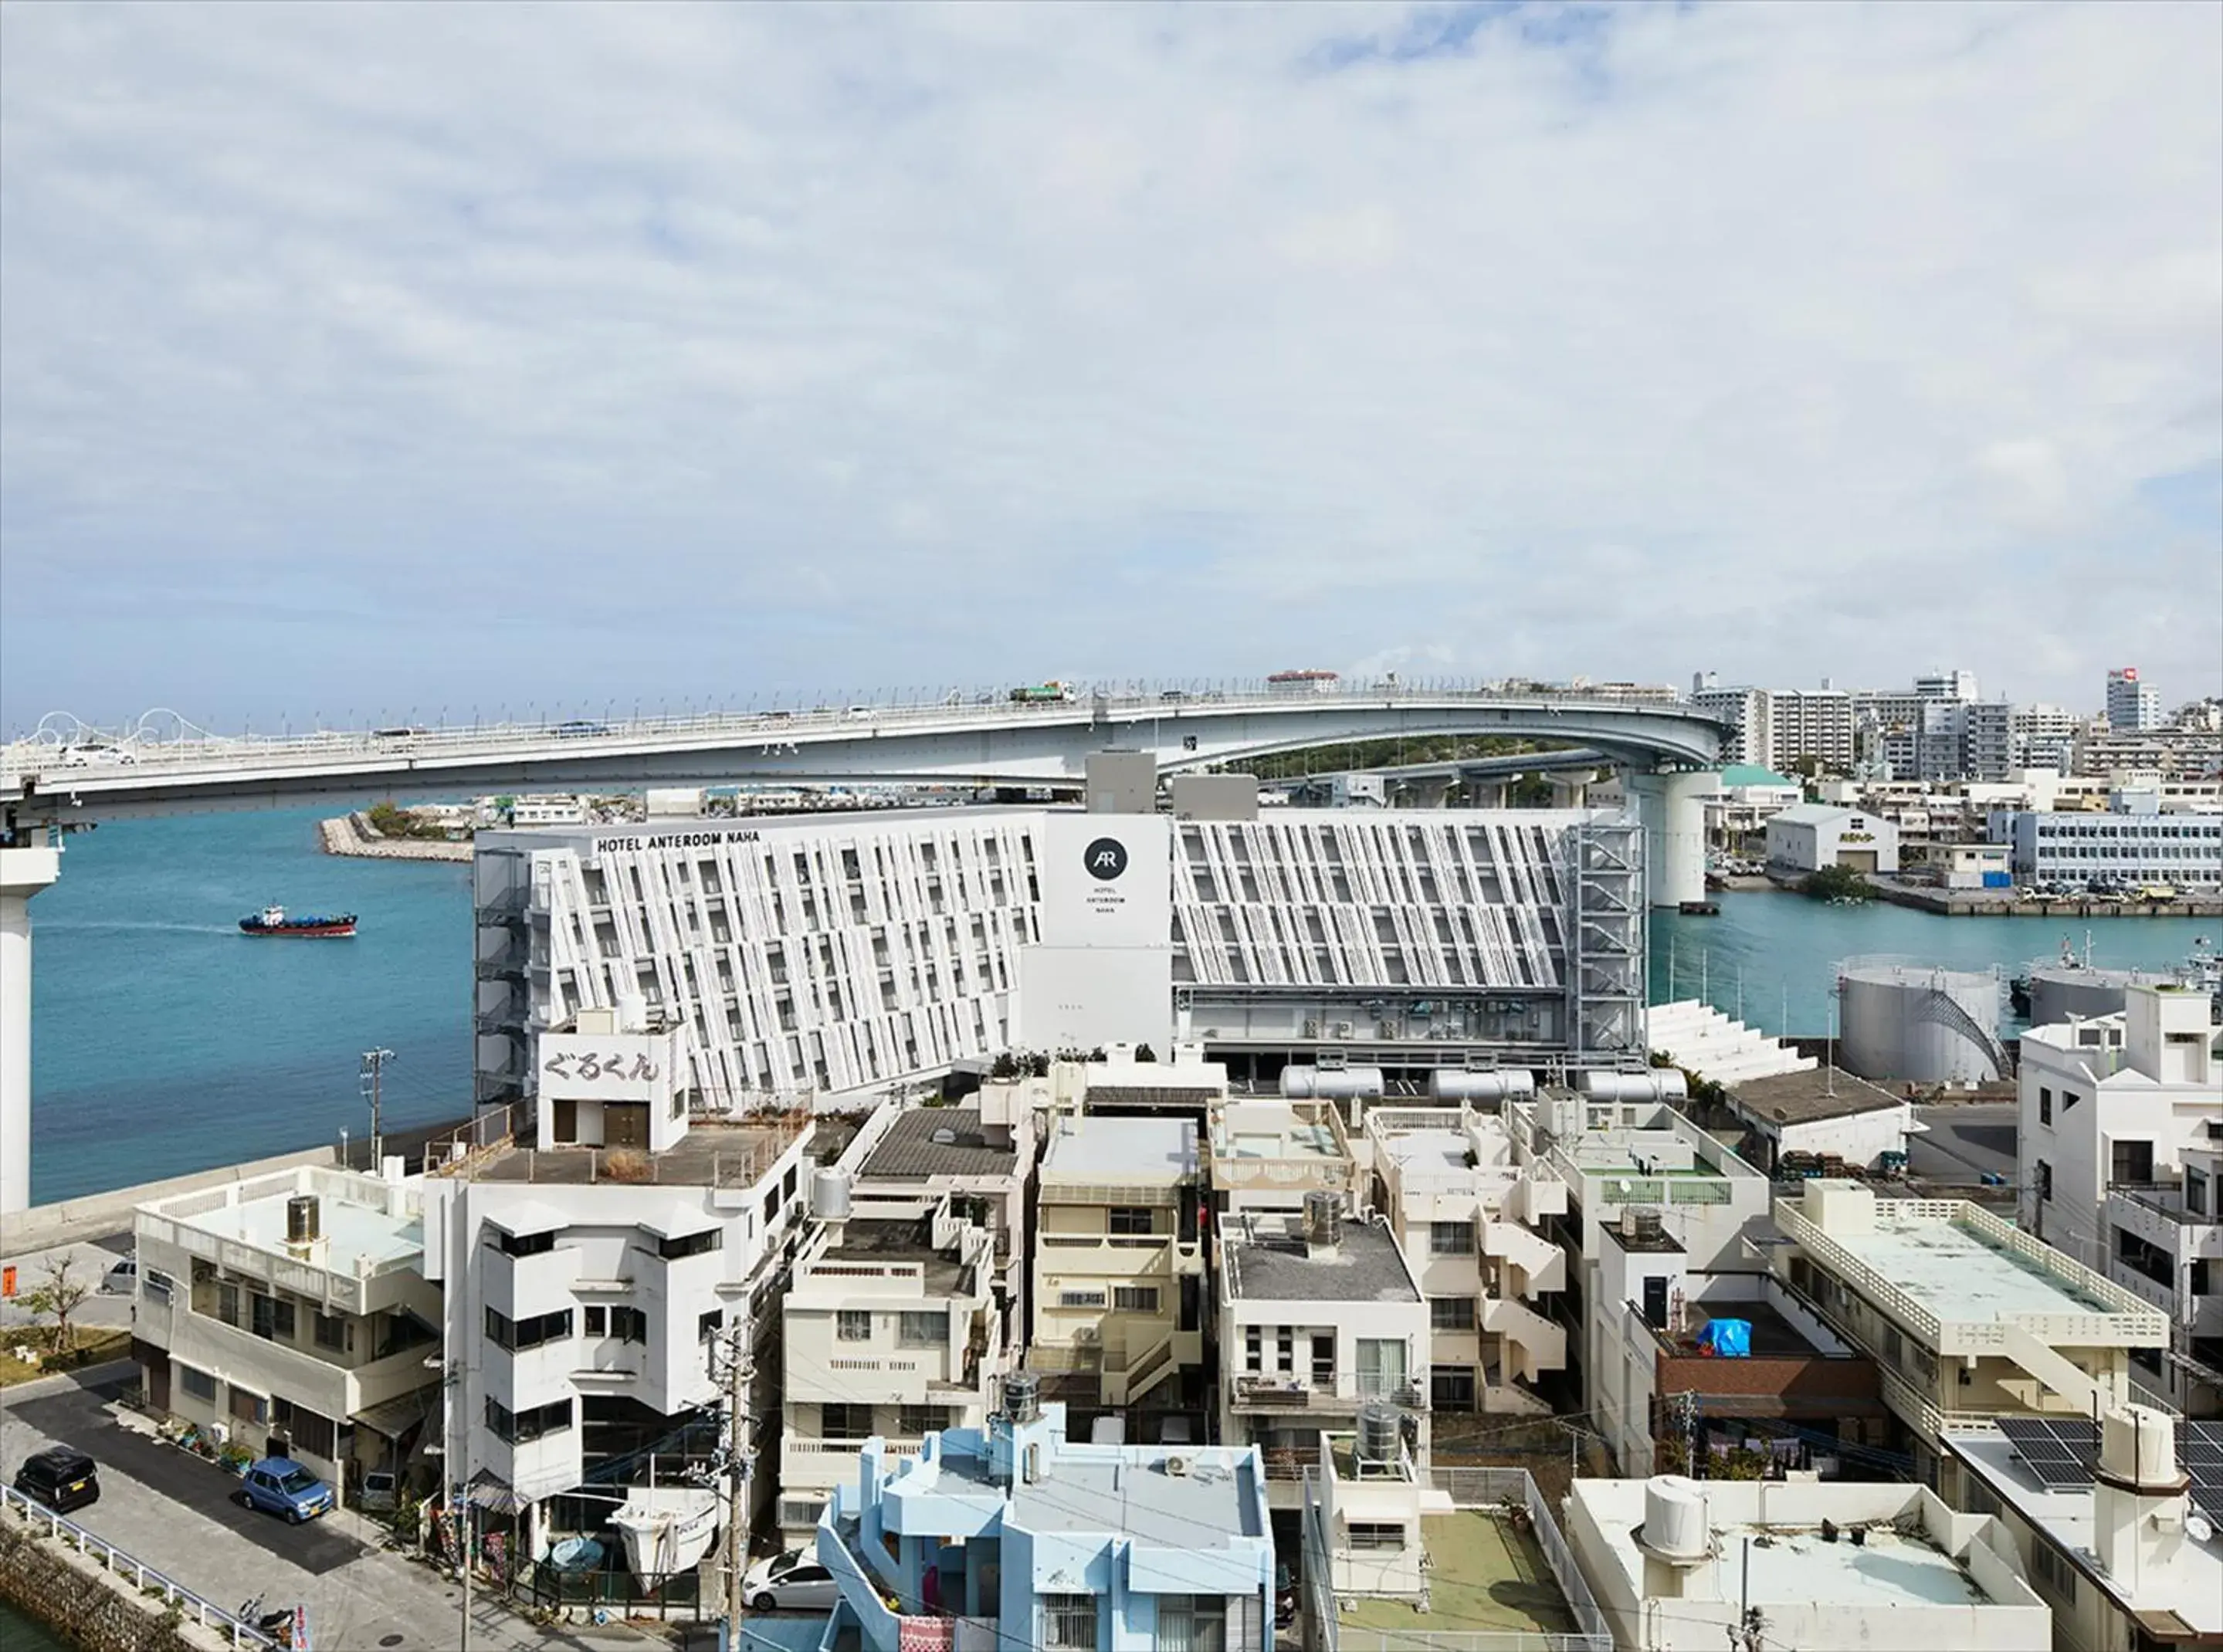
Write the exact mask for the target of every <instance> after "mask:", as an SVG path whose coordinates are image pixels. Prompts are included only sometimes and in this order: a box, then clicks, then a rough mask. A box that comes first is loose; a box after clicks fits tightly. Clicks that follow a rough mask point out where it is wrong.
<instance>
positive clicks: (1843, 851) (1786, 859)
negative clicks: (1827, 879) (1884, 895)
mask: <svg viewBox="0 0 2223 1652" xmlns="http://www.w3.org/2000/svg"><path fill="white" fill-rule="evenodd" d="M1767 864H1768V866H1769V868H1770V870H1774V871H1779V872H1785V873H1792V874H1796V873H1800V872H1814V871H1819V870H1821V869H1822V868H1823V867H1824V866H1843V867H1847V868H1848V869H1849V870H1853V871H1855V872H1884V873H1896V872H1897V871H1898V870H1899V828H1898V827H1897V826H1894V825H1892V823H1891V822H1890V821H1889V820H1884V819H1882V818H1881V817H1880V816H1878V815H1874V814H1871V813H1866V812H1865V811H1863V810H1861V809H1852V808H1843V807H1839V806H1837V805H1835V804H1830V803H1801V804H1799V805H1798V807H1795V808H1787V809H1785V810H1783V811H1782V812H1781V813H1778V814H1777V815H1775V816H1774V817H1773V819H1771V820H1769V821H1768V823H1767Z"/></svg>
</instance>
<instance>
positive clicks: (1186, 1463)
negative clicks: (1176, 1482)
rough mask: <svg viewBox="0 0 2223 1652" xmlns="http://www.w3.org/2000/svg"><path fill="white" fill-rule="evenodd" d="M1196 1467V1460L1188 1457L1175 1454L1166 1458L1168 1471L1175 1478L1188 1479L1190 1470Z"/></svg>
mask: <svg viewBox="0 0 2223 1652" xmlns="http://www.w3.org/2000/svg"><path fill="white" fill-rule="evenodd" d="M1194 1467H1196V1464H1195V1462H1194V1461H1193V1460H1192V1459H1190V1458H1187V1457H1180V1456H1174V1457H1168V1458H1167V1459H1166V1473H1168V1474H1171V1475H1172V1476H1173V1477H1174V1479H1187V1478H1188V1475H1189V1471H1190V1470H1191V1469H1193V1468H1194Z"/></svg>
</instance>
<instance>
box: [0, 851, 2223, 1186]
mask: <svg viewBox="0 0 2223 1652" xmlns="http://www.w3.org/2000/svg"><path fill="white" fill-rule="evenodd" d="M329 812H330V811H329V810H315V809H296V810H285V811H276V812H270V813H236V814H209V815H191V816H180V817H176V818H173V819H167V820H133V821H117V822H111V823H110V824H108V825H104V826H101V827H100V828H99V830H98V831H95V832H82V833H79V834H77V835H75V836H73V837H72V838H71V839H69V840H68V849H67V852H66V854H65V855H64V857H63V860H62V876H61V879H60V882H59V883H56V884H55V885H54V888H52V889H48V890H47V891H46V892H45V893H43V894H41V895H39V896H38V897H37V898H36V899H35V901H33V902H32V903H31V919H32V926H33V953H34V958H35V965H34V974H35V984H34V996H33V1003H32V1025H33V1031H32V1044H33V1054H32V1060H33V1081H32V1090H33V1102H34V1108H33V1115H32V1170H31V1196H32V1197H33V1199H34V1200H35V1201H37V1202H40V1203H46V1202H48V1201H52V1200H56V1199H66V1198H71V1197H76V1196H78V1195H81V1194H85V1193H92V1192H98V1191H100V1190H104V1189H107V1188H112V1187H122V1186H128V1185H129V1184H134V1183H138V1182H146V1181H152V1180H154V1179H155V1178H160V1177H164V1176H174V1175H180V1174H183V1173H184V1172H186V1171H192V1170H198V1169H202V1168H205V1167H206V1166H208V1165H221V1164H230V1163H235V1162H237V1161H239V1160H242V1159H254V1158H258V1157H261V1156H262V1155H265V1154H270V1153H285V1152H288V1151H291V1150H293V1149H296V1148H301V1147H306V1146H314V1145H316V1144H317V1143H319V1142H326V1141H332V1140H336V1139H337V1136H338V1134H339V1133H340V1132H341V1131H342V1130H346V1131H348V1132H349V1133H350V1134H353V1135H356V1136H358V1137H359V1136H360V1135H362V1134H363V1133H364V1132H366V1131H367V1130H368V1128H369V1110H368V1106H367V1105H366V1104H365V1102H364V1101H363V1099H362V1096H361V1094H360V1084H359V1079H358V1070H359V1067H360V1065H361V1056H362V1052H363V1051H365V1050H368V1049H370V1048H372V1047H374V1046H383V1047H385V1048H388V1049H391V1050H393V1051H394V1053H395V1060H394V1062H393V1063H392V1064H391V1065H389V1066H388V1067H387V1075H386V1084H385V1105H384V1112H385V1118H386V1121H387V1123H388V1124H389V1125H396V1126H403V1125H409V1124H422V1123H430V1122H433V1121H438V1120H441V1119H445V1118H453V1117H458V1116H460V1115H463V1114H465V1113H467V1112H469V1109H470V1027H469V1017H470V986H471V978H470V955H471V912H470V892H469V869H468V868H467V867H464V866H461V865H449V864H422V863H412V862H397V861H375V860H351V859H343V858H340V857H335V856H330V855H326V854H324V852H323V851H322V849H321V848H320V846H319V845H318V839H317V832H316V822H317V820H318V815H319V814H321V813H329ZM271 901H278V902H280V903H282V904H284V905H285V906H287V907H289V908H293V909H294V910H296V911H302V912H306V911H312V910H319V909H322V910H331V909H339V910H344V911H352V912H355V913H356V914H359V915H360V918H361V920H362V929H361V933H359V934H358V935H357V936H356V938H355V939H353V940H261V939H249V938H248V937H246V936H244V935H242V934H241V933H239V931H238V927H237V926H238V921H239V920H240V919H241V918H242V916H244V915H245V914H248V913H249V912H253V911H256V910H258V909H260V908H261V907H263V906H265V905H267V904H268V903H269V902H271ZM2087 927H2088V928H2089V929H2090V931H2091V933H2092V940H2093V952H2094V959H2095V961H2097V962H2100V963H2103V964H2114V965H2119V966H2124V967H2129V966H2133V965H2136V966H2144V967H2159V966H2166V965H2169V964H2175V963H2177V962H2180V961H2181V960H2182V958H2184V957H2185V955H2186V954H2187V953H2188V952H2189V951H2190V950H2191V948H2192V945H2193V941H2194V938H2195V936H2197V935H2201V934H2204V933H2217V932H2218V931H2219V930H2223V926H2217V925H2215V924H2213V923H2210V922H2206V921H2204V920H2186V919H2163V918H2114V919H2106V920H2094V922H2092V923H2091V924H2090V925H2089V926H2086V925H2084V924H2081V923H2078V924H2073V925H2068V924H2062V923H2060V922H2057V921H2050V920H2042V919H2035V918H1942V917H1936V916H1933V915H1931V914H1927V913H1920V912H1914V911H1911V910H1908V909H1906V908H1899V907H1888V906H1883V905H1881V904H1875V905H1870V906H1865V907H1832V906H1827V905H1823V904H1821V903H1819V902H1817V901H1808V900H1806V899H1804V897H1802V896H1798V895H1779V894H1740V895H1723V896H1722V913H1721V915H1720V916H1719V917H1717V918H1686V917H1683V916H1682V915H1680V914H1674V913H1659V914H1653V921H1652V927H1651V996H1652V997H1653V1001H1654V1002H1659V1001H1662V1000H1665V999H1667V998H1670V997H1678V998H1685V997H1697V996H1701V994H1702V990H1703V996H1705V997H1707V998H1708V999H1710V1001H1711V1002H1714V1003H1715V1004H1716V1005H1718V1006H1719V1007H1720V1008H1722V1009H1724V1010H1728V1011H1729V1012H1730V1013H1732V1014H1737V1013H1739V1012H1740V1011H1741V1015H1742V1018H1743V1019H1744V1020H1746V1021H1749V1022H1751V1023H1752V1024H1754V1025H1755V1026H1757V1027H1762V1028H1764V1029H1765V1030H1766V1031H1768V1032H1771V1033H1780V1032H1785V1031H1789V1032H1793V1033H1811V1034H1814V1035H1817V1036H1818V1035H1820V1034H1822V1033H1824V1032H1825V1031H1826V1030H1827V1029H1828V1027H1829V989H1830V985H1831V982H1832V980H1833V977H1834V972H1835V969H1836V964H1837V962H1838V961H1839V960H1840V959H1842V958H1847V957H1850V956H1857V955H1861V954H1868V953H1894V954H1902V955H1907V956H1912V957H1917V958H1923V959H1925V960H1928V961H1931V962H1935V963H1938V964H1950V965H1954V966H1955V967H1978V968H1980V967H1984V966H1987V965H1992V964H2002V965H2006V966H2010V967H2016V968H2018V967H2019V966H2021V965H2022V964H2025V963H2026V962H2028V961H2029V960H2030V959H2031V958H2039V957H2050V956H2052V955H2053V954H2054V953H2055V952H2057V951H2058V950H2059V948H2060V945H2061V943H2062V940H2063V939H2070V940H2072V941H2073V942H2074V943H2075V945H2077V946H2078V947H2080V948H2081V946H2082V945H2083V941H2084V933H2085V930H2086V928H2087ZM2218 938H2219V939H2223V934H2219V935H2218Z"/></svg>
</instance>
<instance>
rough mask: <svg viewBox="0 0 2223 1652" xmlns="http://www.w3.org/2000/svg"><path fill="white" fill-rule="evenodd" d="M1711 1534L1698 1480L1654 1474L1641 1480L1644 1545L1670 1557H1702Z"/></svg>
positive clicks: (1683, 1558) (1704, 1498) (1696, 1558)
mask: <svg viewBox="0 0 2223 1652" xmlns="http://www.w3.org/2000/svg"><path fill="white" fill-rule="evenodd" d="M1712 1537H1713V1532H1712V1529H1711V1527H1710V1523H1708V1521H1707V1518H1706V1494H1705V1492H1703V1490H1701V1489H1700V1488H1699V1486H1698V1483H1697V1481H1696V1480H1694V1479H1686V1478H1685V1476H1683V1475H1681V1474H1655V1475H1653V1477H1652V1478H1651V1479H1648V1480H1647V1481H1645V1482H1644V1546H1645V1548H1648V1549H1650V1550H1651V1551H1652V1552H1653V1554H1655V1555H1660V1556H1662V1557H1663V1558H1666V1559H1669V1560H1679V1561H1697V1560H1703V1559H1704V1558H1705V1555H1706V1549H1707V1546H1708V1545H1709V1543H1710V1542H1711V1540H1712Z"/></svg>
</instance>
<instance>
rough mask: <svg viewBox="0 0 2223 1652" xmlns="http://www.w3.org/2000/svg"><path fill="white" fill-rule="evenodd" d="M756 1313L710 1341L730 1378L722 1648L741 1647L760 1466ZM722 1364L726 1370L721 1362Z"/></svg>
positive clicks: (714, 1362) (723, 1448) (715, 1365)
mask: <svg viewBox="0 0 2223 1652" xmlns="http://www.w3.org/2000/svg"><path fill="white" fill-rule="evenodd" d="M753 1318H754V1316H753V1315H748V1314H742V1315H740V1316H736V1322H735V1323H734V1324H733V1325H731V1326H729V1327H728V1328H727V1330H726V1331H725V1332H724V1333H723V1334H722V1335H720V1336H718V1337H716V1338H715V1339H714V1340H713V1341H712V1342H711V1344H710V1364H711V1373H712V1375H713V1376H722V1377H723V1378H724V1379H725V1389H726V1426H725V1429H724V1435H725V1437H724V1439H723V1440H722V1441H721V1442H720V1454H721V1456H722V1457H723V1458H724V1462H723V1463H722V1464H721V1465H720V1466H721V1467H723V1468H724V1470H725V1473H726V1543H725V1549H726V1558H725V1567H726V1608H725V1621H724V1627H723V1629H722V1630H721V1634H720V1638H719V1647H720V1652H740V1644H741V1562H742V1561H743V1560H744V1559H745V1558H746V1555H747V1552H748V1518H747V1508H748V1505H747V1501H746V1499H747V1496H748V1484H749V1480H750V1479H751V1478H752V1476H753V1474H754V1473H755V1469H756V1456H757V1452H756V1419H755V1418H754V1417H753V1416H750V1415H749V1384H750V1383H751V1382H752V1381H753V1380H754V1379H755V1377H756V1374H757V1360H756V1355H755V1354H753V1353H752V1352H751V1351H750V1349H749V1336H750V1333H751V1330H752V1329H753ZM721 1366H722V1367H723V1369H722V1371H721V1370H720V1367H721Z"/></svg>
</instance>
